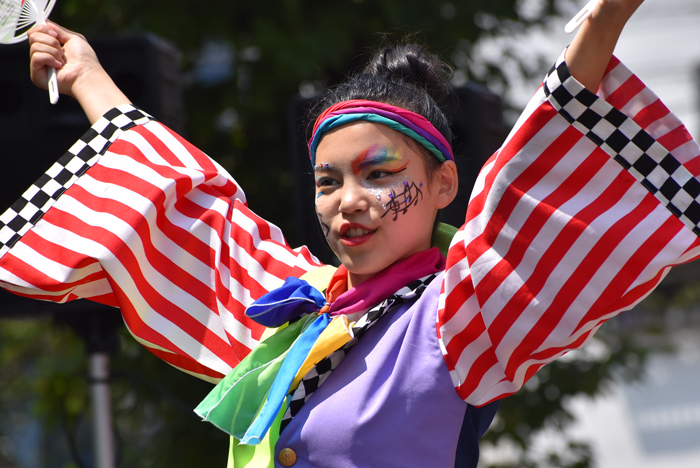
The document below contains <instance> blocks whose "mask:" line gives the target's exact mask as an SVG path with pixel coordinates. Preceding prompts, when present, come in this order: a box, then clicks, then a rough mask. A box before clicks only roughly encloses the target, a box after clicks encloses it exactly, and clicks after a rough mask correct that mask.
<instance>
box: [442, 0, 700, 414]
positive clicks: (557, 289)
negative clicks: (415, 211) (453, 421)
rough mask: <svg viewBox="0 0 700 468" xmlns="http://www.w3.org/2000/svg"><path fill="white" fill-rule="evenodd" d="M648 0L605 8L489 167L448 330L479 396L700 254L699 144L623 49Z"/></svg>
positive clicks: (456, 270) (447, 306)
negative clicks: (617, 51) (623, 56)
mask: <svg viewBox="0 0 700 468" xmlns="http://www.w3.org/2000/svg"><path fill="white" fill-rule="evenodd" d="M639 4H641V0H619V1H612V0H609V1H603V2H602V3H601V4H600V5H599V6H598V8H597V9H596V11H595V14H594V15H593V17H592V18H591V19H590V20H589V21H588V23H586V24H585V27H584V29H583V30H581V31H580V32H579V35H578V36H577V38H576V41H575V43H574V44H572V46H571V48H569V49H568V51H567V53H566V60H564V57H563V56H560V57H559V59H557V61H556V62H555V66H554V67H553V68H552V69H551V71H550V72H549V73H548V74H547V76H546V77H545V80H544V83H543V85H542V86H540V87H539V88H538V90H537V92H536V93H535V96H534V97H533V98H532V100H531V101H530V103H529V104H528V106H527V107H526V108H525V110H524V112H523V114H522V115H521V117H520V119H518V122H517V123H516V125H515V127H514V128H513V131H512V132H511V133H510V135H509V136H508V138H507V139H506V142H505V143H504V145H503V146H502V147H501V149H500V150H499V151H498V152H497V153H496V154H495V155H494V157H492V158H491V159H490V160H489V161H488V162H487V163H486V164H485V166H484V168H483V169H482V170H481V173H480V174H479V177H478V179H477V181H476V184H475V186H474V190H473V192H472V196H471V200H470V202H469V206H468V208H467V218H466V223H465V224H464V226H463V227H462V228H461V229H460V230H459V231H458V232H457V234H456V235H455V238H454V239H453V241H452V244H451V245H450V250H449V252H448V255H447V266H446V272H445V281H444V285H443V294H442V296H441V302H440V304H441V305H440V307H441V308H440V309H439V311H438V324H437V329H438V336H439V339H440V343H441V346H442V350H443V353H444V355H445V361H446V363H447V366H448V370H449V371H450V374H451V377H452V380H453V382H454V384H455V388H456V389H457V393H458V394H459V395H460V396H461V397H462V398H463V399H464V400H466V401H467V402H468V403H471V404H474V405H483V404H486V403H488V402H490V401H493V400H495V399H498V398H502V397H503V396H506V395H509V394H512V393H514V392H516V391H517V390H518V389H519V388H521V387H522V385H523V384H524V383H525V382H526V381H527V380H528V379H529V378H530V377H532V375H533V374H534V373H535V372H537V370H538V369H539V368H540V367H542V366H543V365H544V364H546V363H548V362H551V361H552V360H554V359H556V358H558V357H559V356H561V355H563V354H564V353H566V352H567V351H569V350H572V349H577V348H579V347H581V346H582V345H583V344H584V343H585V342H586V341H587V340H588V339H589V338H590V337H591V336H592V335H593V333H595V331H596V330H597V329H598V328H599V327H600V326H601V325H602V324H603V322H605V321H606V320H608V319H609V318H611V317H613V316H615V315H617V314H619V313H620V312H622V311H625V310H629V309H631V308H632V307H634V306H635V305H636V304H637V303H638V302H639V301H641V300H642V299H643V298H644V297H645V296H646V295H648V294H649V293H650V292H651V291H652V290H653V289H654V288H655V287H656V285H658V284H659V282H660V281H661V280H662V278H663V277H664V276H665V275H666V273H667V272H668V271H669V270H670V269H671V267H673V266H675V265H678V264H681V263H684V262H688V261H691V260H694V259H697V258H700V165H698V163H697V161H700V147H699V146H698V145H697V143H696V142H695V141H693V139H692V138H691V136H690V134H689V133H688V132H687V130H686V129H685V127H684V126H683V125H682V123H681V122H680V121H679V120H678V119H677V117H676V116H674V115H673V114H672V113H671V112H670V111H669V110H668V109H667V108H666V107H665V106H664V105H663V103H662V102H661V101H660V100H659V99H658V97H656V95H654V93H653V92H652V91H651V90H649V89H648V88H647V87H646V86H644V84H643V83H642V82H641V80H639V78H637V77H636V76H635V75H634V74H633V73H632V72H631V71H630V70H628V69H627V68H626V67H625V66H624V65H623V64H622V63H620V62H619V61H618V60H616V59H611V56H610V54H611V52H612V48H613V47H614V43H615V41H616V39H617V36H618V35H619V32H620V31H621V29H622V26H623V25H624V23H625V22H626V20H627V19H628V18H629V15H631V13H632V11H634V9H635V8H636V7H637V6H639ZM581 82H583V83H581ZM583 85H585V87H584V86H583ZM586 88H588V89H586ZM591 90H592V91H591ZM443 304H444V305H443Z"/></svg>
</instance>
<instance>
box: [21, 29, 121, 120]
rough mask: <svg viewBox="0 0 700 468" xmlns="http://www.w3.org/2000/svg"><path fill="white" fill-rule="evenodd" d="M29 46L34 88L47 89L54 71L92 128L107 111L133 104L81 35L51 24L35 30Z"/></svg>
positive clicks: (62, 92)
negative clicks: (54, 70) (49, 69)
mask: <svg viewBox="0 0 700 468" xmlns="http://www.w3.org/2000/svg"><path fill="white" fill-rule="evenodd" d="M29 42H30V44H31V49H30V50H31V65H30V67H31V68H30V71H31V77H32V81H33V82H34V84H35V85H37V86H39V87H40V88H44V89H45V88H46V83H47V72H46V68H47V67H53V68H55V69H56V72H57V78H58V89H59V91H60V93H61V94H65V95H67V96H72V97H74V98H75V99H76V100H77V101H78V102H79V103H80V105H81V106H82V108H83V110H84V111H85V115H87V118H88V120H89V121H90V124H91V125H92V124H94V123H95V122H97V120H99V118H100V117H102V116H103V115H104V114H105V113H106V112H107V111H108V110H110V109H112V108H114V107H117V106H120V105H122V104H129V103H130V101H129V98H127V97H126V96H125V95H124V93H122V92H121V90H120V89H119V88H118V87H117V85H115V84H114V81H112V79H111V78H110V77H109V75H108V74H107V73H106V72H105V70H104V69H103V68H102V66H101V65H100V62H99V61H98V59H97V56H96V55H95V52H94V51H93V50H92V48H91V47H90V45H89V44H88V42H87V41H86V40H85V38H84V37H83V36H82V35H81V34H78V33H75V32H73V31H70V30H68V29H66V28H64V27H61V26H59V25H57V24H56V23H51V22H49V23H48V24H46V25H40V26H35V27H34V28H32V30H31V31H29Z"/></svg>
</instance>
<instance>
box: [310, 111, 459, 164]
mask: <svg viewBox="0 0 700 468" xmlns="http://www.w3.org/2000/svg"><path fill="white" fill-rule="evenodd" d="M358 120H366V121H368V122H374V123H380V124H383V125H386V126H388V127H390V128H393V129H394V130H396V131H399V132H401V133H403V134H404V135H408V136H409V137H411V138H413V139H414V140H416V141H417V142H418V143H420V144H421V145H423V146H424V147H425V148H426V149H427V150H428V151H430V152H431V153H432V155H433V156H435V157H436V158H437V159H438V161H440V162H445V160H447V159H449V160H451V161H454V159H455V158H454V155H453V154H452V148H451V147H450V144H449V143H447V140H445V137H444V136H442V134H441V133H440V132H439V131H438V130H437V128H435V127H434V126H433V124H431V123H430V122H429V121H428V120H427V119H426V118H425V117H423V116H422V115H419V114H416V113H415V112H411V111H409V110H406V109H402V108H400V107H396V106H392V105H391V104H384V103H383V102H375V101H364V100H360V99H352V100H350V101H343V102H339V103H338V104H335V105H333V106H331V107H329V108H328V109H326V110H325V111H324V112H323V113H322V114H321V115H320V116H319V117H318V119H316V123H315V124H314V132H313V134H312V136H311V140H309V157H310V158H311V165H312V166H313V165H315V164H316V148H317V147H318V144H319V142H320V141H321V137H322V136H323V134H324V133H326V132H327V131H329V130H332V129H334V128H336V127H339V126H341V125H344V124H346V123H350V122H356V121H358Z"/></svg>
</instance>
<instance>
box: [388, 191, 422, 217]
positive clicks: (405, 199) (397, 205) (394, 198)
mask: <svg viewBox="0 0 700 468" xmlns="http://www.w3.org/2000/svg"><path fill="white" fill-rule="evenodd" d="M421 187H423V183H422V182H421V184H420V185H416V183H415V182H411V183H409V182H404V183H403V192H402V193H397V192H396V190H394V189H391V193H389V198H390V200H389V203H387V204H386V205H384V207H385V208H386V213H384V214H383V215H382V218H383V217H384V216H386V215H388V214H389V213H393V214H394V219H393V221H396V220H397V219H398V217H399V213H401V214H406V212H407V211H408V209H409V208H410V207H412V206H415V205H417V204H418V200H419V199H420V200H422V199H423V191H422V190H421Z"/></svg>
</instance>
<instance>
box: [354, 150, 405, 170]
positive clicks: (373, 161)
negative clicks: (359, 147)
mask: <svg viewBox="0 0 700 468" xmlns="http://www.w3.org/2000/svg"><path fill="white" fill-rule="evenodd" d="M397 161H401V150H400V149H397V150H392V149H390V148H387V147H385V146H379V145H372V146H370V147H369V148H367V149H366V150H364V151H363V152H362V153H360V154H359V155H358V156H357V157H356V158H355V159H354V160H353V162H352V163H351V167H352V172H353V174H355V175H357V174H359V173H360V171H362V170H363V169H365V168H367V167H370V166H373V165H377V164H384V163H392V162H397ZM406 165H408V163H406ZM406 165H404V166H403V167H401V168H400V169H399V170H403V169H405V168H406Z"/></svg>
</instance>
